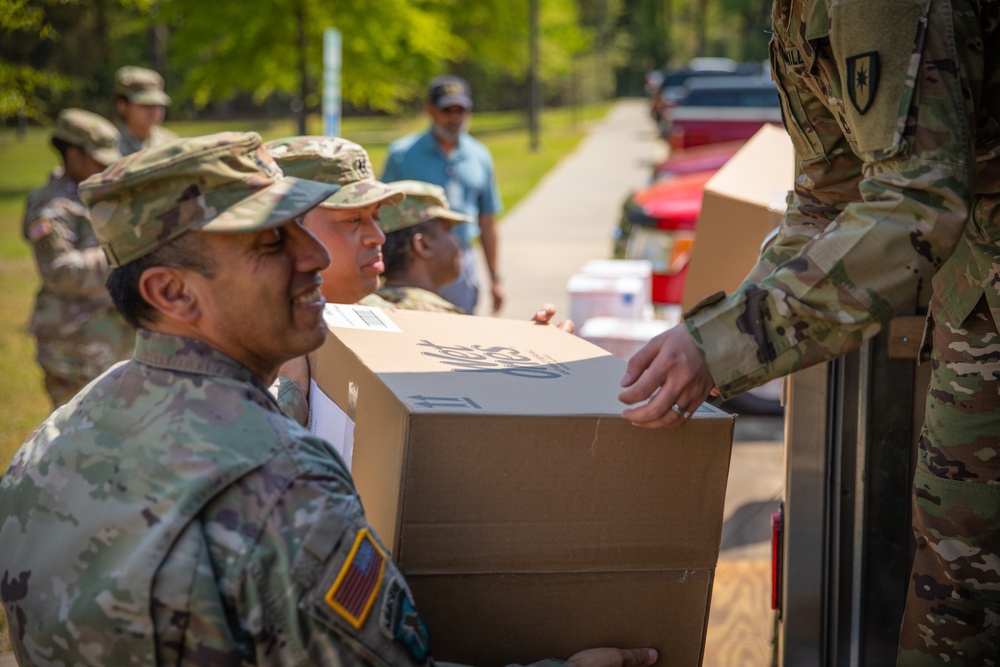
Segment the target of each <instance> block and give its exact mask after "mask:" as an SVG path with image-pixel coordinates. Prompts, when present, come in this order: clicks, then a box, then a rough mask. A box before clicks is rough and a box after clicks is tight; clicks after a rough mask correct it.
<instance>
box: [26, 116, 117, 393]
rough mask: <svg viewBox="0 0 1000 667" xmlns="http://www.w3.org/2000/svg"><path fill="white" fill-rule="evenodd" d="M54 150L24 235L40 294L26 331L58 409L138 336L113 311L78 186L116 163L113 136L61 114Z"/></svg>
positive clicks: (94, 122) (96, 122) (31, 199)
mask: <svg viewBox="0 0 1000 667" xmlns="http://www.w3.org/2000/svg"><path fill="white" fill-rule="evenodd" d="M52 146H53V147H54V148H55V149H56V151H58V153H59V155H60V158H61V160H62V167H60V168H57V169H56V170H55V171H53V173H52V174H51V176H50V177H49V182H48V183H46V184H45V185H44V186H42V187H41V188H39V189H37V190H35V191H34V192H32V193H31V194H30V195H29V196H28V202H27V206H26V207H25V212H24V223H23V226H22V233H23V234H24V238H25V239H27V241H28V243H29V244H31V250H32V252H33V254H34V256H35V262H36V263H37V266H38V273H39V275H40V276H41V279H42V285H41V288H40V289H39V291H38V295H37V296H36V297H35V306H34V310H33V311H32V315H31V322H30V324H29V325H28V330H29V331H30V332H31V333H32V334H33V335H34V337H35V341H36V349H37V357H36V358H37V360H38V364H39V366H41V367H42V371H43V373H44V380H45V390H46V392H47V393H48V395H49V398H50V399H51V400H52V405H53V407H58V406H60V405H62V404H63V403H65V402H66V401H68V400H69V399H70V398H72V397H73V395H74V394H76V392H78V391H79V390H80V389H82V388H83V387H84V386H85V385H86V384H87V383H88V382H90V381H91V380H93V379H94V378H95V377H97V376H98V375H100V374H101V373H103V372H104V371H105V370H106V369H107V368H108V367H110V366H111V365H112V364H114V363H115V362H117V361H120V360H122V359H127V358H128V357H129V356H130V355H131V354H132V347H133V345H134V341H135V331H134V330H133V329H132V327H131V326H129V325H128V324H127V323H126V322H125V320H124V319H122V317H121V316H120V315H119V314H118V313H117V312H116V311H115V308H114V304H112V303H111V299H110V298H109V297H108V292H107V290H106V289H105V288H104V282H105V280H107V277H108V271H109V269H108V263H107V260H106V259H105V258H104V253H103V252H101V249H100V248H99V247H98V241H97V237H96V236H95V235H94V230H93V228H92V227H91V224H90V213H89V212H88V211H87V208H86V207H85V206H84V205H83V202H81V201H80V196H79V195H78V194H77V184H78V183H80V181H83V180H84V179H86V178H87V177H89V176H91V175H93V174H96V173H98V172H100V171H102V170H103V169H104V168H105V167H107V166H108V165H110V164H111V163H113V162H114V161H115V160H118V159H119V158H121V154H120V153H119V152H118V130H116V129H115V126H114V125H112V124H111V122H110V121H108V120H106V119H105V118H103V117H102V116H98V115H97V114H95V113H91V112H89V111H84V110H83V109H64V110H63V111H61V112H60V113H59V115H58V116H57V117H56V122H55V128H54V129H53V131H52Z"/></svg>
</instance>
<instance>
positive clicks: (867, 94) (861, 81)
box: [846, 51, 879, 116]
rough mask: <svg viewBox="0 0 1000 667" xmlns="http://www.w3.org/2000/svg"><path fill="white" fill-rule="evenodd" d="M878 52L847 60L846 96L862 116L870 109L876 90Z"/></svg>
mask: <svg viewBox="0 0 1000 667" xmlns="http://www.w3.org/2000/svg"><path fill="white" fill-rule="evenodd" d="M878 73H879V58H878V51H869V52H867V53H860V54H858V55H856V56H849V57H848V58H847V77H848V80H847V82H846V83H847V95H848V97H850V99H851V104H853V105H854V108H855V109H857V110H858V113H859V114H861V115H862V116H863V115H864V114H865V112H866V111H868V109H870V108H871V106H872V102H873V101H874V100H875V93H876V91H877V90H878Z"/></svg>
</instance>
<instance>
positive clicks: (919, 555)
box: [897, 297, 1000, 667]
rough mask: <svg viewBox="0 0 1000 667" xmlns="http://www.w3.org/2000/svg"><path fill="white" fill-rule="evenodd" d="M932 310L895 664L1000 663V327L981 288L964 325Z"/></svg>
mask: <svg viewBox="0 0 1000 667" xmlns="http://www.w3.org/2000/svg"><path fill="white" fill-rule="evenodd" d="M931 313H932V317H933V320H932V324H933V351H932V356H931V381H930V387H929V389H928V393H927V404H926V405H927V412H926V415H925V419H924V427H923V431H922V433H921V436H920V442H919V451H918V457H917V470H916V474H915V476H914V483H913V508H912V509H913V530H914V534H915V536H916V541H917V550H916V554H915V556H914V561H913V569H912V571H911V573H910V583H909V586H910V587H909V590H908V591H907V598H906V611H905V612H904V616H903V624H902V630H901V634H900V640H899V654H898V663H897V664H898V665H900V666H905V667H911V666H922V665H942V664H947V665H949V666H961V667H968V666H970V665H977V666H978V665H994V666H1000V483H998V482H1000V333H998V332H997V327H996V324H995V323H994V320H993V317H992V315H991V313H990V309H989V306H988V304H987V302H986V299H985V297H984V298H982V299H980V301H979V304H978V305H977V306H976V308H975V309H974V310H973V311H972V313H971V314H970V315H969V316H968V317H967V318H966V319H965V321H964V322H961V323H960V324H959V325H958V326H956V325H955V324H953V323H949V322H947V321H946V320H947V316H946V315H945V313H944V309H943V308H941V307H940V303H939V302H936V300H935V301H932V302H931Z"/></svg>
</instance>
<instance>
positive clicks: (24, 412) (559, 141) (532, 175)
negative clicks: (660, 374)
mask: <svg viewBox="0 0 1000 667" xmlns="http://www.w3.org/2000/svg"><path fill="white" fill-rule="evenodd" d="M608 108H609V105H598V106H593V107H586V108H583V109H578V110H576V111H575V112H574V111H572V110H568V109H565V110H563V109H560V110H552V111H548V112H546V113H545V115H544V116H543V119H542V141H541V150H539V151H538V152H535V153H532V152H530V151H529V150H528V132H527V128H526V126H525V124H524V122H523V116H522V115H521V114H519V113H514V112H505V113H476V114H475V116H474V117H473V122H472V132H473V134H474V135H476V136H477V137H478V138H479V139H480V140H481V141H483V142H484V143H485V144H486V145H487V146H488V147H489V148H490V150H491V151H492V152H493V157H494V160H495V162H496V168H497V177H498V180H499V183H500V190H501V193H502V194H503V199H504V205H505V208H506V210H510V209H511V208H512V207H513V206H514V205H515V204H517V202H518V201H520V200H521V199H522V198H523V197H524V196H525V195H527V194H528V193H529V192H530V191H531V189H532V188H533V187H534V186H535V184H537V183H538V181H539V179H541V177H542V176H544V175H545V173H546V172H547V171H548V170H549V169H551V168H552V167H553V166H554V165H555V164H556V163H557V162H558V161H559V160H560V159H561V158H562V157H564V156H566V155H567V154H568V153H569V152H571V151H572V150H573V149H574V148H575V146H576V144H577V143H578V142H579V140H580V139H581V138H582V137H583V135H584V134H585V132H586V129H587V124H588V123H589V122H591V121H593V120H595V119H599V118H601V117H602V116H603V115H604V114H605V113H606V112H607V110H608ZM310 120H311V122H310V125H309V131H310V132H315V133H319V132H320V131H321V127H320V124H319V120H318V119H315V118H314V119H310ZM425 125H426V121H425V120H424V118H423V117H420V116H417V117H411V118H388V117H370V118H348V119H345V121H344V124H343V131H342V134H343V136H345V137H347V138H349V139H352V140H355V141H358V142H359V143H361V144H363V145H364V146H365V148H366V149H368V152H369V154H370V155H371V159H372V163H373V165H374V166H375V170H376V173H381V171H382V165H383V162H384V159H385V152H386V148H387V147H388V145H389V143H390V142H391V141H392V140H394V139H396V138H398V137H400V136H402V135H403V134H406V133H407V132H412V131H415V130H418V129H421V128H423V127H424V126H425ZM167 127H169V128H170V129H171V130H173V131H174V132H177V133H178V134H180V135H181V136H194V135H197V134H209V133H212V132H219V131H223V130H240V131H248V130H253V131H256V132H260V133H261V135H262V136H263V137H264V138H265V139H276V138H279V137H283V136H288V135H291V134H294V133H295V126H294V124H293V123H292V122H291V121H290V120H284V121H253V120H238V121H212V122H206V121H199V122H179V123H168V124H167ZM48 138H49V130H48V129H44V128H32V129H30V130H29V132H28V133H27V135H26V137H25V138H24V139H18V138H17V137H16V135H15V133H14V131H13V130H11V129H7V128H3V129H0V312H2V313H3V314H4V316H3V318H0V377H3V382H2V383H0V405H2V406H3V410H0V472H2V471H3V470H4V469H5V468H6V466H7V463H8V462H9V461H10V459H11V457H12V456H13V455H14V452H15V451H17V448H18V447H19V446H20V444H21V442H23V441H24V439H25V438H26V437H27V436H28V435H29V434H30V433H31V431H32V430H33V429H34V428H35V427H36V426H38V424H40V423H41V422H42V421H43V420H44V419H45V417H46V416H48V413H49V409H50V408H49V401H48V398H47V396H46V395H45V393H44V391H43V389H42V374H41V372H40V371H39V370H38V368H37V366H36V364H35V362H34V341H33V340H32V339H31V337H30V336H29V335H28V333H27V323H28V318H29V317H30V313H31V304H32V301H33V298H34V293H35V291H36V290H37V286H38V275H37V271H36V269H35V266H34V261H33V260H32V257H31V252H30V249H29V248H28V245H27V243H26V242H25V241H24V239H23V238H22V237H21V215H22V214H23V210H24V200H25V198H26V197H27V195H28V193H29V192H30V191H31V190H32V189H34V188H36V187H38V186H40V185H41V184H42V183H44V181H45V179H46V175H47V173H48V172H49V171H50V170H51V169H52V168H53V167H54V166H56V163H57V158H56V154H55V152H54V151H53V150H52V149H51V148H50V147H49V144H48ZM501 224H502V220H501ZM0 623H2V618H0ZM0 627H2V626H0ZM4 634H5V633H4Z"/></svg>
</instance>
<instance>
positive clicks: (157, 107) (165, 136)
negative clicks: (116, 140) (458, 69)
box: [115, 65, 177, 155]
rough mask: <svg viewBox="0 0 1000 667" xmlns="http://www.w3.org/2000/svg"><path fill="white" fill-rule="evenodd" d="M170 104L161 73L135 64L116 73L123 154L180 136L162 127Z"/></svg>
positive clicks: (116, 95) (116, 94) (116, 100)
mask: <svg viewBox="0 0 1000 667" xmlns="http://www.w3.org/2000/svg"><path fill="white" fill-rule="evenodd" d="M169 104H170V96H169V95H167V94H166V93H165V92H164V91H163V77H162V76H160V75H159V73H157V72H154V71H153V70H151V69H146V68H145V67H135V66H133V65H129V66H126V67H122V68H121V69H119V70H118V71H117V72H115V112H116V113H117V114H118V130H119V132H121V135H122V139H121V152H122V155H131V154H132V153H135V152H137V151H141V150H142V149H144V148H152V147H153V146H159V145H160V144H165V143H167V142H168V141H173V140H174V139H176V138H177V135H176V134H174V133H173V132H171V131H170V130H165V129H163V128H162V127H161V125H162V124H163V119H164V118H165V117H166V113H167V105H169Z"/></svg>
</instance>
